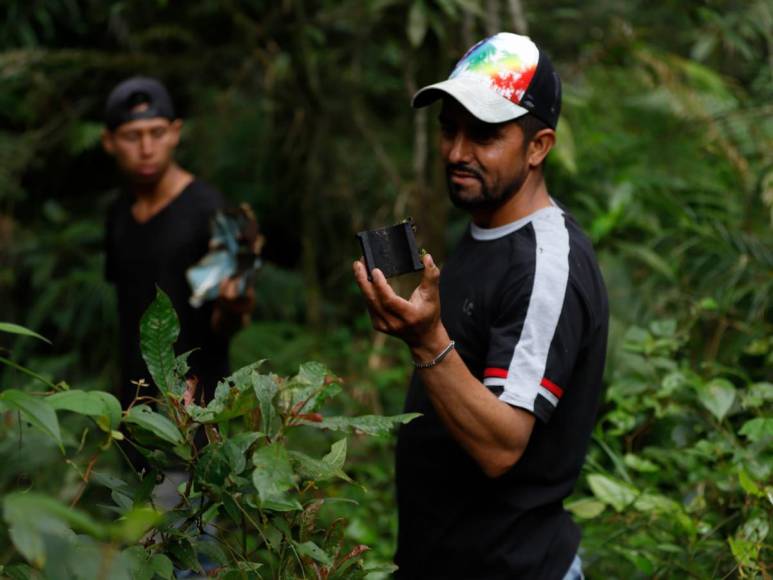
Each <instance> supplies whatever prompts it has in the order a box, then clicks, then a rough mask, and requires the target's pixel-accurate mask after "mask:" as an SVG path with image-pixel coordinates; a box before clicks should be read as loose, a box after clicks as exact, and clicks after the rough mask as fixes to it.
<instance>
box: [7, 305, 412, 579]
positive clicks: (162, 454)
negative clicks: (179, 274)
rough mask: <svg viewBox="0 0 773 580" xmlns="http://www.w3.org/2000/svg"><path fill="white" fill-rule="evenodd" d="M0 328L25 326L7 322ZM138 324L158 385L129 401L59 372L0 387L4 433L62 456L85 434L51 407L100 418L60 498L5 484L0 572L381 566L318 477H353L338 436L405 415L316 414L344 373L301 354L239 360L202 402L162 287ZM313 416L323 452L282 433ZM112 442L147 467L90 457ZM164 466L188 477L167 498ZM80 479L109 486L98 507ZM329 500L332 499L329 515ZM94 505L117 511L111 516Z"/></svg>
mask: <svg viewBox="0 0 773 580" xmlns="http://www.w3.org/2000/svg"><path fill="white" fill-rule="evenodd" d="M0 330H6V331H10V332H16V333H22V334H28V335H30V334H31V335H33V336H34V334H33V333H30V332H28V331H26V329H23V328H19V327H15V326H8V325H3V326H0ZM140 334H141V347H142V353H143V356H144V358H145V361H146V362H147V364H148V370H149V372H150V374H151V376H152V377H153V380H154V382H155V383H156V385H157V386H158V393H157V394H146V391H147V386H145V385H142V384H139V385H138V387H137V397H136V398H135V400H134V401H133V403H132V404H131V405H130V406H129V408H128V409H125V410H121V408H120V405H119V404H118V401H117V400H116V398H115V397H113V396H112V395H111V394H109V393H105V392H101V391H82V390H77V389H71V388H69V387H68V386H67V385H65V384H59V385H57V386H56V387H55V389H54V390H53V392H52V391H48V392H46V393H43V394H37V393H29V392H26V391H23V390H18V389H8V390H5V391H3V392H2V393H1V394H0V410H2V411H4V412H5V417H6V427H5V430H6V435H10V433H12V432H13V431H14V429H15V428H16V425H14V424H12V423H14V421H13V417H14V416H16V421H15V422H16V423H17V424H18V427H19V429H21V428H22V424H25V423H26V424H29V425H30V426H31V427H32V428H34V429H36V430H37V431H39V432H41V433H43V434H44V435H46V436H47V437H48V438H50V439H51V440H53V441H54V442H55V444H56V446H57V447H59V449H60V450H62V451H63V452H64V453H65V459H66V458H67V455H68V454H69V453H70V452H71V451H72V447H76V449H77V447H78V446H83V441H81V442H78V441H77V440H75V439H73V438H72V437H68V435H69V434H67V433H63V431H62V429H61V428H60V422H59V418H58V414H61V413H76V414H78V415H82V416H86V417H88V418H89V419H90V420H91V421H92V423H93V424H94V425H96V427H97V434H98V435H97V436H98V437H99V438H100V440H101V441H100V447H99V450H98V451H97V453H96V454H95V455H94V456H93V457H92V458H91V459H90V461H89V463H88V465H87V467H86V469H85V470H84V471H82V472H80V473H79V476H80V479H81V482H82V485H81V489H80V491H79V493H78V495H77V496H76V497H75V498H73V501H72V502H71V505H70V506H67V505H65V504H64V503H62V502H61V501H60V500H59V499H58V498H57V497H56V495H55V494H52V495H53V496H52V495H47V494H45V493H41V492H37V491H35V490H34V488H33V489H30V490H27V491H15V492H13V493H10V494H7V495H6V496H5V498H4V499H3V519H4V521H5V522H6V524H7V525H8V535H9V538H10V541H11V542H12V545H13V548H14V552H13V553H12V554H11V556H10V558H11V561H12V562H15V563H12V564H10V565H6V568H5V569H4V573H6V574H9V575H12V577H23V578H27V577H36V574H37V573H38V572H36V571H39V572H40V573H42V574H43V576H45V577H51V578H54V577H56V578H148V579H150V578H159V577H160V578H171V577H172V574H173V570H174V569H175V568H177V569H182V570H194V571H197V572H199V573H204V572H205V571H207V570H205V569H204V565H205V564H206V566H207V569H208V572H209V573H211V574H216V575H217V576H218V577H221V578H294V577H315V578H330V579H333V578H363V577H365V576H366V575H367V574H369V573H376V572H379V571H381V572H387V571H389V570H390V569H391V565H388V564H387V565H378V564H372V563H371V564H368V563H367V562H366V560H365V554H366V552H367V551H368V549H369V548H368V547H367V546H365V545H348V544H347V542H346V541H345V538H344V530H345V522H344V521H343V520H341V519H340V518H336V517H335V515H334V512H335V507H334V504H335V502H336V498H335V497H329V496H326V495H325V493H324V491H323V486H324V485H325V483H326V482H329V481H331V480H339V481H340V482H344V483H346V484H348V485H352V484H354V481H353V480H352V479H351V478H350V477H349V475H347V473H346V471H345V470H344V466H345V462H346V457H347V447H348V443H347V437H346V435H348V434H353V433H359V434H366V435H371V436H373V435H375V436H379V435H384V434H386V433H388V432H389V431H390V430H391V429H392V428H393V427H394V426H395V425H396V424H399V423H405V422H407V421H410V420H411V419H412V418H413V417H414V416H415V415H396V416H392V417H383V416H375V415H370V416H362V417H344V416H337V417H335V416H331V417H328V416H324V415H322V410H323V405H324V404H325V403H326V402H327V401H328V400H329V399H331V398H334V397H336V395H338V394H340V393H341V381H340V379H338V378H337V377H335V376H333V375H332V374H331V373H330V372H329V371H328V370H327V368H325V367H324V366H323V365H321V364H319V363H305V364H303V365H301V367H300V369H299V371H298V373H297V374H296V375H294V376H291V377H280V376H277V375H274V374H272V373H263V372H261V368H262V366H263V363H261V362H257V363H253V364H249V365H247V366H245V367H243V368H241V369H239V370H237V371H236V372H234V373H233V374H232V375H231V376H229V377H227V378H225V379H223V380H222V381H221V382H220V383H219V384H218V386H217V388H216V391H215V396H214V398H213V399H212V400H211V401H209V402H208V403H207V404H203V403H201V404H198V403H196V402H195V401H196V380H195V378H192V377H186V373H187V370H188V369H187V365H186V362H185V361H186V358H187V353H186V354H183V355H180V356H175V353H174V350H173V344H174V342H175V340H176V338H177V336H178V334H179V324H178V321H177V316H176V314H175V312H174V310H173V308H172V305H171V302H170V301H169V298H168V297H167V296H166V295H165V294H164V293H163V292H161V291H160V290H159V291H158V295H157V297H156V300H155V301H154V302H153V303H152V304H151V306H150V307H149V308H148V310H147V312H146V313H145V315H144V317H143V319H142V322H141V333H140ZM9 421H10V423H9ZM310 428H311V429H313V430H315V431H320V430H321V431H334V432H337V433H340V434H343V437H342V436H341V435H339V436H338V437H336V439H335V440H334V441H332V443H330V444H329V447H327V449H326V450H325V452H324V453H323V454H321V456H317V455H314V454H309V453H307V452H306V451H305V450H301V449H298V448H295V447H294V446H293V445H292V444H291V440H292V434H293V433H294V432H296V431H299V430H308V429H310ZM20 433H21V431H20ZM87 436H89V437H92V436H93V435H91V434H90V433H88V434H87V433H85V432H84V434H83V437H84V438H85V437H87ZM117 442H121V443H122V444H123V445H127V444H128V445H131V446H133V447H134V448H135V449H136V450H137V451H138V452H139V453H140V454H141V456H142V457H144V459H145V461H146V462H147V469H144V470H142V471H141V472H140V473H133V477H131V478H129V479H121V478H120V477H117V476H115V475H112V474H110V473H108V472H106V471H100V470H98V469H97V468H96V466H97V464H98V463H99V462H100V458H101V455H102V453H104V452H105V451H107V450H108V449H109V448H111V447H114V446H115V445H116V444H117ZM6 451H7V450H6ZM67 461H68V463H69V464H70V465H71V466H72V467H75V468H77V467H76V465H75V463H73V462H72V461H70V460H69V459H68V460H67ZM169 469H178V470H182V471H183V472H184V473H185V477H184V479H183V483H182V484H181V485H180V487H179V490H178V492H179V495H178V496H177V499H176V502H175V505H173V506H170V507H168V508H164V507H163V506H162V505H160V504H159V503H158V501H157V498H154V489H156V488H157V486H158V484H159V483H160V482H161V479H163V477H164V472H165V471H166V470H169ZM86 486H89V487H94V486H97V487H102V488H105V489H106V490H107V491H109V494H110V502H109V503H108V504H106V505H103V506H102V507H101V509H100V512H101V513H102V514H103V515H102V517H101V518H98V517H96V516H95V515H92V514H91V513H90V511H89V510H84V509H81V508H78V507H77V506H76V504H77V503H78V500H79V499H80V497H81V495H82V494H83V492H84V490H85V487H86ZM329 506H330V507H329ZM325 510H327V511H332V512H333V519H332V521H329V522H327V523H325V522H323V515H324V513H323V512H324V511H325ZM104 513H112V514H114V515H115V516H117V517H114V518H113V519H109V520H108V519H106V518H105V517H104ZM20 557H21V558H23V560H24V561H26V564H21V563H19V562H18V561H17V560H18V559H19V558H20Z"/></svg>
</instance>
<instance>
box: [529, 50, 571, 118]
mask: <svg viewBox="0 0 773 580" xmlns="http://www.w3.org/2000/svg"><path fill="white" fill-rule="evenodd" d="M519 105H520V106H521V107H523V108H524V109H526V110H527V111H529V113H531V114H532V115H534V116H535V117H537V118H538V119H540V120H541V121H544V122H545V123H546V124H547V125H548V126H549V127H550V128H551V129H555V128H556V125H557V124H558V117H559V115H560V114H561V79H560V78H559V77H558V73H557V72H556V70H555V69H554V68H553V63H551V62H550V59H549V58H548V56H547V55H546V54H545V53H544V52H543V51H542V50H541V49H540V51H539V61H538V62H537V70H535V71H534V76H533V77H532V79H531V82H530V83H529V87H528V88H527V89H526V92H525V93H524V94H523V97H522V98H521V102H520V103H519Z"/></svg>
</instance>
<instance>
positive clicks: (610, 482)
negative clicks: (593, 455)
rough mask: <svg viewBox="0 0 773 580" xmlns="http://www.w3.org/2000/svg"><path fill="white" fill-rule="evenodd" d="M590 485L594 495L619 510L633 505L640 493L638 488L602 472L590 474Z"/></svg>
mask: <svg viewBox="0 0 773 580" xmlns="http://www.w3.org/2000/svg"><path fill="white" fill-rule="evenodd" d="M588 485H589V486H590V488H591V491H592V492H593V495H595V496H596V497H597V498H598V499H599V500H601V501H603V502H604V503H605V504H607V505H609V506H612V507H613V508H614V509H615V511H618V512H621V511H623V510H624V509H626V508H627V507H630V506H631V505H633V502H634V501H635V500H636V498H637V496H638V495H639V493H638V492H637V491H636V488H634V487H632V486H630V485H628V484H626V483H623V482H621V481H618V480H616V479H612V478H611V477H608V476H606V475H601V474H600V473H593V474H591V475H589V476H588Z"/></svg>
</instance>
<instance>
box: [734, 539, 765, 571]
mask: <svg viewBox="0 0 773 580" xmlns="http://www.w3.org/2000/svg"><path fill="white" fill-rule="evenodd" d="M727 543H728V545H729V546H730V551H731V552H732V553H733V558H735V561H736V562H737V563H738V565H739V566H753V565H754V561H755V560H756V559H757V555H758V554H759V552H760V547H759V546H758V545H756V544H755V543H754V542H750V541H749V540H745V539H743V538H728V539H727Z"/></svg>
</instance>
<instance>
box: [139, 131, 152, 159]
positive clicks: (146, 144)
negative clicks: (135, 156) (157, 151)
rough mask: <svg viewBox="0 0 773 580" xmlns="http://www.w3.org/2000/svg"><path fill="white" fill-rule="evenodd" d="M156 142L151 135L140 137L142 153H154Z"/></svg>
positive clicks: (143, 154)
mask: <svg viewBox="0 0 773 580" xmlns="http://www.w3.org/2000/svg"><path fill="white" fill-rule="evenodd" d="M153 149H154V143H153V137H152V136H151V135H143V136H142V138H141V139H140V153H141V154H142V156H143V157H150V156H151V155H153Z"/></svg>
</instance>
